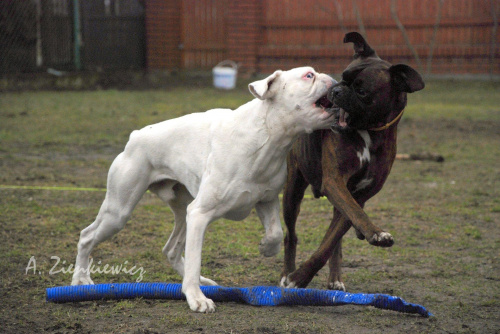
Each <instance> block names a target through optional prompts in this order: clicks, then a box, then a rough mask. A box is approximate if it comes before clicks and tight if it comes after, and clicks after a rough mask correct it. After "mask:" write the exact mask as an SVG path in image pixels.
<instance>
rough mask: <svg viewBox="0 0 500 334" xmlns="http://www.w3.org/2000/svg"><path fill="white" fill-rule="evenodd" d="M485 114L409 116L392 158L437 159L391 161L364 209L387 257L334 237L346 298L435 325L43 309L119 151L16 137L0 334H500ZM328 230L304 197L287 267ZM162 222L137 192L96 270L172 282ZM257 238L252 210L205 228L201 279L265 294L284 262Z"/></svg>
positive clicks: (143, 309)
mask: <svg viewBox="0 0 500 334" xmlns="http://www.w3.org/2000/svg"><path fill="white" fill-rule="evenodd" d="M494 112H495V115H496V116H495V117H493V120H491V121H487V120H477V121H476V120H474V119H473V118H471V119H454V120H446V121H445V120H443V119H441V118H435V119H425V118H418V117H411V115H406V116H405V117H404V118H403V120H402V122H401V124H400V126H399V149H398V151H399V152H401V153H418V152H433V153H438V154H441V155H443V156H444V158H445V161H444V162H443V163H437V162H432V161H397V162H396V163H395V166H394V168H393V171H392V173H391V175H390V177H389V180H388V182H387V183H386V186H385V187H384V189H383V191H382V192H381V193H380V194H378V195H377V196H376V197H375V198H373V199H372V200H371V201H370V202H369V203H368V204H367V206H366V211H367V212H368V214H369V216H370V217H371V218H372V219H373V221H374V222H375V223H376V224H379V225H380V226H382V227H383V228H384V229H385V230H387V231H389V232H391V233H392V234H393V236H394V237H395V240H396V244H395V245H394V246H393V247H392V248H390V249H380V248H375V247H373V246H370V245H368V244H367V243H366V242H364V241H359V240H357V239H356V237H355V235H354V233H352V231H350V232H349V233H348V235H347V236H346V238H345V242H344V266H343V270H344V280H345V284H346V287H347V289H348V291H349V292H362V293H384V294H390V295H396V296H400V297H401V298H403V299H405V300H406V301H408V302H411V303H417V304H421V305H423V306H425V307H426V308H427V309H428V310H429V311H430V312H432V313H433V314H434V315H435V316H434V317H431V318H423V317H420V316H417V315H408V314H403V313H397V312H393V311H387V310H379V309H375V308H372V307H361V306H339V307H314V306H308V307H306V306H287V307H254V306H249V305H242V304H236V303H231V302H230V303H222V302H220V303H217V311H216V313H214V314H207V315H206V314H196V313H193V312H191V311H190V310H189V308H188V306H187V304H186V303H185V302H184V301H169V300H145V299H136V300H124V301H95V302H81V303H65V304H53V303H47V302H46V301H45V289H46V288H48V287H52V286H60V285H68V284H69V283H70V281H71V274H70V273H66V272H65V271H66V269H68V267H69V264H70V263H72V262H73V261H74V256H75V255H76V244H77V241H78V236H79V232H80V230H81V229H83V228H84V227H86V226H87V225H88V224H90V222H91V221H92V220H93V218H94V217H95V214H96V213H97V210H98V208H99V206H100V203H101V202H102V200H103V197H104V192H102V191H100V189H102V188H104V187H105V180H106V174H107V169H108V167H109V164H110V162H111V161H112V160H113V158H114V157H115V156H116V154H118V153H119V152H120V150H121V148H122V147H123V146H122V145H123V143H122V144H120V145H118V144H116V145H103V146H99V145H96V146H86V145H84V144H81V143H78V144H74V145H64V146H59V145H57V144H54V143H51V142H45V143H43V142H42V143H40V144H39V146H36V145H35V146H29V145H23V144H22V140H18V141H17V144H12V145H11V146H8V147H7V146H2V149H0V185H2V187H1V188H0V227H1V229H0V235H1V240H2V241H1V243H0V261H1V262H0V272H1V274H0V277H1V282H0V296H1V308H0V332H3V333H34V332H36V333H40V332H48V333H297V334H298V333H330V332H335V333H500V316H499V315H500V265H499V264H500V261H499V254H500V252H499V249H500V238H499V236H500V196H499V195H500V169H499V165H500V163H499V160H498V157H499V155H500V146H499V143H500V131H499V129H500V121H499V120H498V119H499V118H498V109H497V110H496V111H494ZM12 117H19V119H20V120H21V119H23V122H25V121H27V120H26V118H30V117H31V119H30V120H28V121H29V122H36V121H37V119H36V113H35V112H30V113H28V114H27V115H21V114H14V115H12V114H9V115H7V113H6V112H4V111H3V110H1V111H0V123H1V122H3V121H5V120H7V118H9V119H10V118H12ZM0 134H1V131H0ZM0 138H1V137H0ZM12 142H15V141H12ZM6 185H15V186H30V187H32V186H54V185H55V186H66V187H75V188H92V189H85V190H84V191H76V190H64V189H63V190H61V189H59V190H56V189H49V190H47V189H34V188H29V189H19V188H17V189H13V188H9V187H6ZM329 219H331V208H330V206H329V204H328V202H327V201H326V200H323V199H320V200H313V199H309V198H308V199H305V200H304V204H303V207H302V211H301V216H300V223H299V230H298V234H299V238H300V242H299V252H298V263H300V262H301V261H303V260H305V259H307V257H308V256H309V255H310V254H311V252H312V251H313V250H314V249H315V248H316V246H317V245H318V243H319V241H320V240H321V237H322V235H323V233H324V231H325V229H326V227H327V224H328V222H329ZM172 221H173V217H172V214H171V212H170V211H169V210H168V209H167V208H165V206H164V205H163V204H162V203H161V202H160V201H159V200H158V199H156V198H155V197H154V196H153V195H151V194H146V195H145V197H144V198H143V200H142V201H141V203H140V204H139V205H138V207H137V208H136V210H135V212H134V215H133V218H132V220H131V222H129V224H128V225H127V227H126V228H125V229H124V230H123V231H122V232H121V233H120V234H118V235H117V236H116V237H114V238H113V239H112V240H110V241H108V242H106V243H103V244H102V245H101V246H99V247H98V249H96V250H95V251H94V254H93V256H94V261H95V263H97V262H98V261H101V263H102V264H105V263H109V264H122V263H124V262H125V261H128V264H129V265H130V266H132V265H136V266H137V267H142V268H143V269H144V270H145V273H144V277H143V282H155V281H157V282H173V283H179V282H180V278H179V277H178V275H177V274H176V273H175V272H174V271H173V270H172V268H171V267H170V266H169V265H168V264H167V262H166V260H165V259H164V258H163V256H162V254H161V248H162V246H163V244H164V243H165V241H166V240H167V237H168V235H169V232H170V231H171V229H172V227H173V224H172ZM262 233H263V231H262V227H261V226H260V224H259V223H258V219H257V217H256V215H255V213H253V214H252V215H251V216H250V217H249V218H248V219H246V220H245V222H238V223H234V222H230V221H220V222H216V223H214V224H212V225H211V226H210V230H209V231H208V232H207V235H206V239H205V240H206V241H205V245H204V253H203V265H202V274H203V275H206V276H208V277H210V278H212V279H214V280H216V281H217V282H218V283H219V284H220V285H224V286H239V287H245V286H255V285H276V284H277V282H278V281H279V273H280V271H281V266H282V260H283V252H280V254H279V255H278V256H277V257H276V258H271V259H268V258H262V257H260V255H259V254H258V250H257V244H258V241H259V240H260V238H261V236H262ZM56 257H57V258H59V259H60V262H59V263H57V259H56ZM63 261H65V262H63ZM327 274H328V273H327V270H326V269H325V268H324V269H323V270H321V271H320V272H319V274H318V276H317V277H316V278H315V279H314V280H313V282H312V283H311V285H310V286H309V287H311V288H320V289H323V288H324V287H325V285H326V277H327ZM137 279H139V277H138V274H137V273H136V274H134V275H131V274H127V273H123V272H122V273H120V274H118V275H106V274H99V273H97V274H95V275H94V281H95V282H96V283H111V282H134V281H136V280H137Z"/></svg>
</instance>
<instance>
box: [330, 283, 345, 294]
mask: <svg viewBox="0 0 500 334" xmlns="http://www.w3.org/2000/svg"><path fill="white" fill-rule="evenodd" d="M328 290H338V291H344V292H345V285H344V282H340V281H335V282H330V283H328Z"/></svg>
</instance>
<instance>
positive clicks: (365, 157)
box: [357, 130, 372, 168]
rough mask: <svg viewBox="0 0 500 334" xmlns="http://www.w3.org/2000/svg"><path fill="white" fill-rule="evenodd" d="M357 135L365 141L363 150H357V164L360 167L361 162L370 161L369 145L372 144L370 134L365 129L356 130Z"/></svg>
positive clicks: (361, 165)
mask: <svg viewBox="0 0 500 334" xmlns="http://www.w3.org/2000/svg"><path fill="white" fill-rule="evenodd" d="M358 133H359V135H360V136H361V138H363V140H364V142H365V147H363V150H362V151H360V152H357V155H358V158H359V164H360V166H359V167H360V168H361V167H363V163H369V162H370V146H371V145H372V140H371V138H370V135H369V134H368V131H366V130H359V131H358Z"/></svg>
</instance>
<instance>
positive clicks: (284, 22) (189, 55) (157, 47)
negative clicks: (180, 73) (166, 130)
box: [145, 0, 500, 75]
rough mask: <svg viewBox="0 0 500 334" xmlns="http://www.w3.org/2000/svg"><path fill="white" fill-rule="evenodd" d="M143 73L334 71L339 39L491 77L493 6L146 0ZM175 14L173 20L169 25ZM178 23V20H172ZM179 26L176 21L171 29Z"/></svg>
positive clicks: (418, 1)
mask: <svg viewBox="0 0 500 334" xmlns="http://www.w3.org/2000/svg"><path fill="white" fill-rule="evenodd" d="M145 3H146V34H147V38H148V42H147V66H148V67H149V68H181V69H199V68H205V69H208V68H211V67H213V66H214V65H215V64H217V63H218V62H219V61H221V60H223V59H232V60H235V61H238V62H239V63H240V64H241V69H240V70H241V71H243V72H271V71H273V70H275V69H277V68H282V69H287V68H291V67H296V66H302V65H312V66H314V67H316V68H317V69H319V70H321V71H324V72H328V73H339V72H340V71H341V70H342V69H343V68H344V67H345V66H346V64H347V62H348V61H349V59H350V58H351V57H352V54H353V51H352V46H349V45H344V44H343V43H342V38H343V36H344V34H345V33H346V32H349V31H354V30H356V31H359V32H361V33H362V34H363V35H365V36H366V37H367V40H368V41H369V43H370V45H371V46H372V47H373V48H374V49H375V50H377V52H378V54H379V55H380V56H381V57H383V58H385V59H387V60H389V61H391V62H394V63H397V62H403V63H407V64H410V65H412V66H414V67H415V68H417V69H419V70H420V71H421V72H422V73H425V74H445V73H450V74H455V73H460V74H463V73H469V74H494V75H499V74H500V65H499V57H500V56H499V54H500V53H499V45H500V44H499V43H500V37H499V33H498V17H499V14H500V0H378V1H373V0H351V1H342V0H293V1H292V0H262V1H242V0H232V1H230V0H196V1H195V0H182V1H181V0H171V1H169V2H168V3H165V2H164V1H160V0H146V2H145ZM175 17H177V20H176V19H175ZM179 17H180V19H179ZM179 21H180V22H179Z"/></svg>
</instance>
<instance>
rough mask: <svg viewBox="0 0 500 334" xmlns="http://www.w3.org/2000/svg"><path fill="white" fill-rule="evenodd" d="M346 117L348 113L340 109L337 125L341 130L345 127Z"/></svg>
mask: <svg viewBox="0 0 500 334" xmlns="http://www.w3.org/2000/svg"><path fill="white" fill-rule="evenodd" d="M347 116H349V113H347V112H346V111H345V110H344V109H342V108H340V117H339V125H340V126H341V127H343V128H345V127H346V126H347V122H346V118H347Z"/></svg>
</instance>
